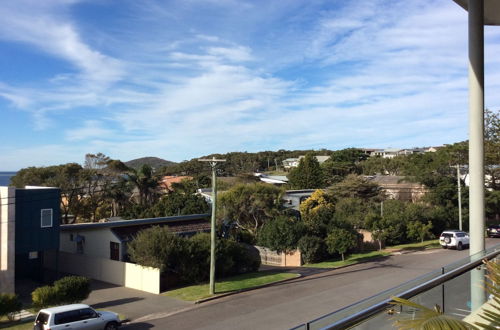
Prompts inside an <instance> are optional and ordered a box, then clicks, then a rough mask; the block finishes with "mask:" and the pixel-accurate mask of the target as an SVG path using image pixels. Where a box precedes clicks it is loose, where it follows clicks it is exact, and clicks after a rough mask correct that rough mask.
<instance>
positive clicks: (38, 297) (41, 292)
mask: <svg viewBox="0 0 500 330" xmlns="http://www.w3.org/2000/svg"><path fill="white" fill-rule="evenodd" d="M31 300H33V306H34V307H37V308H43V307H48V306H54V305H57V304H59V296H58V293H57V290H56V288H55V287H53V286H49V285H46V286H42V287H39V288H36V289H35V291H33V292H32V293H31Z"/></svg>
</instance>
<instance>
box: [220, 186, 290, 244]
mask: <svg viewBox="0 0 500 330" xmlns="http://www.w3.org/2000/svg"><path fill="white" fill-rule="evenodd" d="M282 193H283V192H282V190H281V189H280V188H277V187H275V186H272V185H269V184H262V183H257V184H240V185H236V186H234V187H233V188H231V189H230V190H228V191H227V192H225V193H223V194H220V195H219V203H218V207H217V208H218V211H219V212H220V214H219V219H221V218H223V219H227V220H229V221H230V222H235V223H236V224H237V225H238V227H240V228H241V229H243V230H246V231H248V232H250V233H251V234H252V235H254V236H257V233H258V232H259V229H260V227H261V226H262V225H263V224H264V223H265V222H266V221H268V220H269V219H272V218H274V217H275V216H277V215H279V214H280V211H281V210H282V209H283V206H282V201H281V196H282Z"/></svg>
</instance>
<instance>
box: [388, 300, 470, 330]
mask: <svg viewBox="0 0 500 330" xmlns="http://www.w3.org/2000/svg"><path fill="white" fill-rule="evenodd" d="M392 299H393V300H394V301H395V303H394V304H395V305H402V306H406V307H410V308H412V309H414V310H417V312H416V313H415V314H412V315H411V316H408V317H405V318H403V317H399V318H397V319H396V321H395V322H394V325H395V326H396V327H397V328H398V329H399V330H412V329H422V330H439V329H442V330H451V329H453V330H455V329H456V330H470V329H477V328H476V327H474V326H473V325H471V324H469V323H467V322H465V321H462V320H459V319H456V318H454V317H452V316H449V315H445V314H443V312H442V311H441V309H440V308H439V306H436V307H435V308H433V309H431V308H427V307H425V306H423V305H420V304H417V303H414V302H412V301H410V300H406V299H402V298H398V297H392Z"/></svg>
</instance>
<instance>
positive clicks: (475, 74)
mask: <svg viewBox="0 0 500 330" xmlns="http://www.w3.org/2000/svg"><path fill="white" fill-rule="evenodd" d="M468 7H469V8H468V11H469V175H470V188H469V203H470V204H469V231H470V254H471V255H472V254H475V253H477V252H480V251H483V250H484V247H485V244H484V229H485V228H484V136H483V134H484V26H483V8H484V3H483V0H469V6H468Z"/></svg>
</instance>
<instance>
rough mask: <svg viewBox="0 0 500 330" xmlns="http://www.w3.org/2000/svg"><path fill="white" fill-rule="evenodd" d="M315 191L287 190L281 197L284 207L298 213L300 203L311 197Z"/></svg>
mask: <svg viewBox="0 0 500 330" xmlns="http://www.w3.org/2000/svg"><path fill="white" fill-rule="evenodd" d="M315 191H316V189H301V190H287V191H285V194H284V195H283V200H284V206H285V207H286V208H290V209H294V210H297V211H298V210H299V206H300V203H302V202H303V201H305V200H306V199H308V198H309V197H311V195H312V193H313V192H315Z"/></svg>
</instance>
